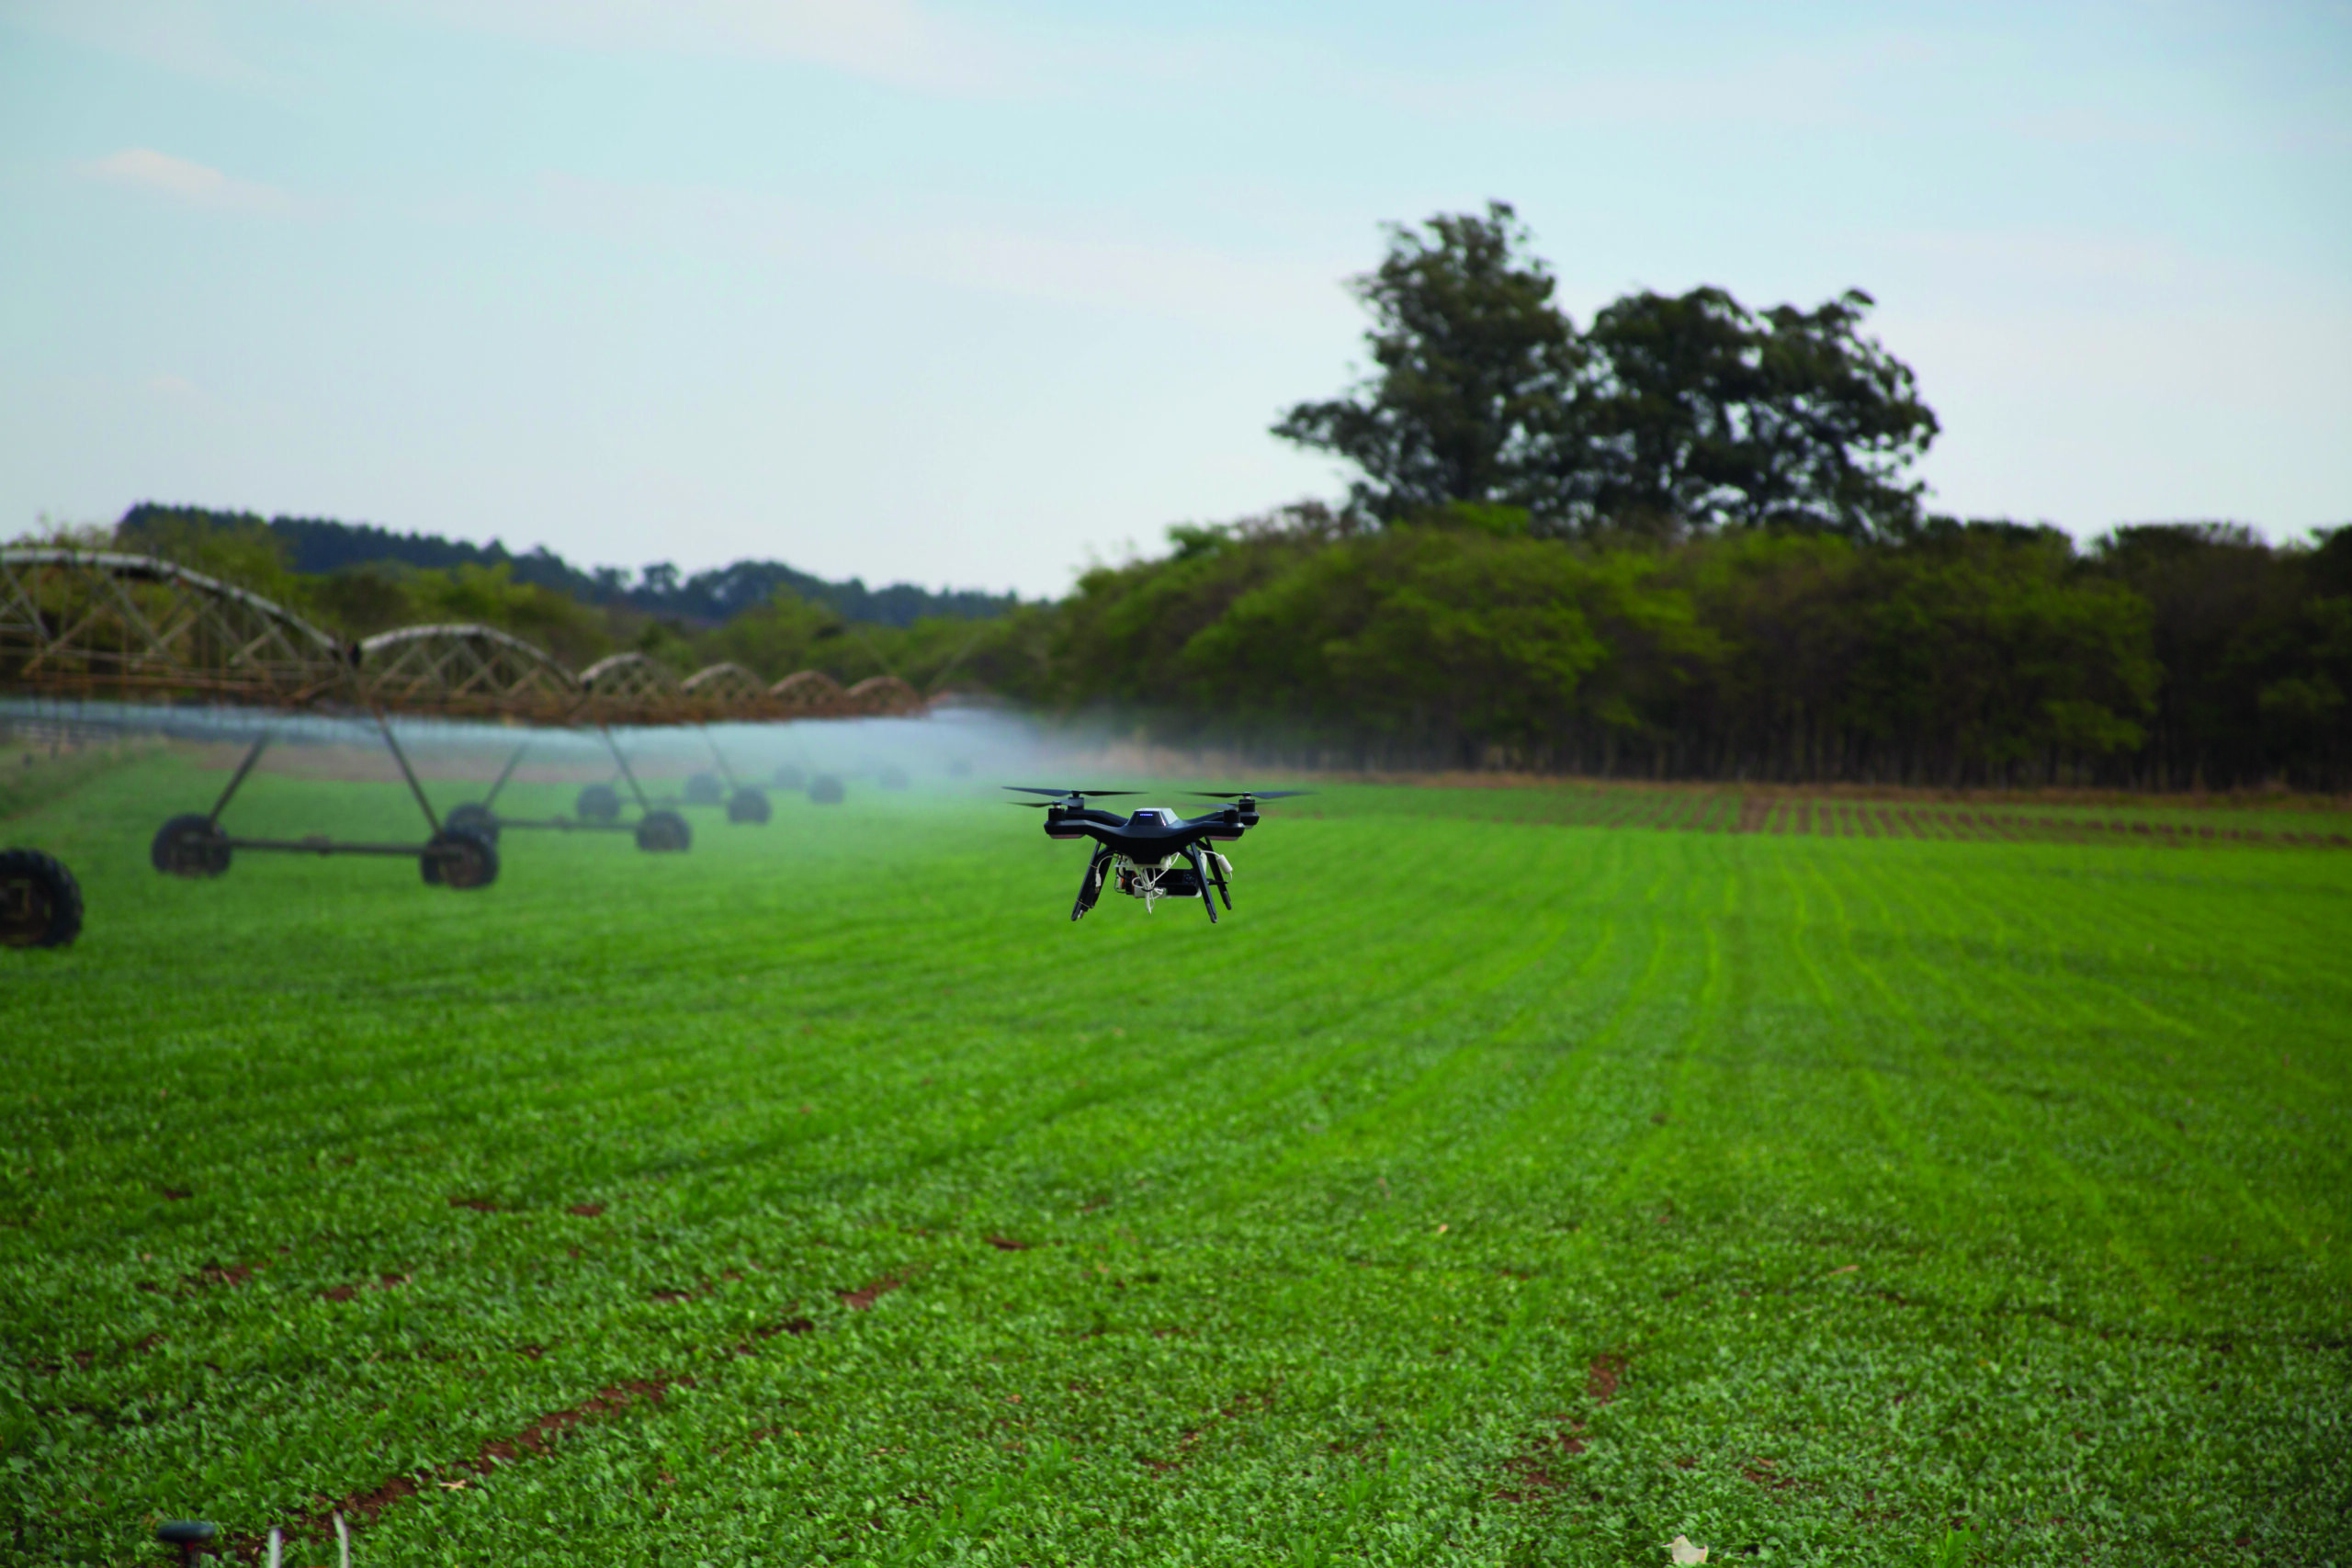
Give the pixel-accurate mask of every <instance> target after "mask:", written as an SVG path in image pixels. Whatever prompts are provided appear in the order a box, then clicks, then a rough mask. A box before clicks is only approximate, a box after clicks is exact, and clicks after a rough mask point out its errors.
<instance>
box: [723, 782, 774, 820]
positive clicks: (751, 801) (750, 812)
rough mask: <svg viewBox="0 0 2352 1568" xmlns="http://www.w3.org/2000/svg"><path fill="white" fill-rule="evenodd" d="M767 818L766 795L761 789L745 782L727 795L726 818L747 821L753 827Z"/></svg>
mask: <svg viewBox="0 0 2352 1568" xmlns="http://www.w3.org/2000/svg"><path fill="white" fill-rule="evenodd" d="M767 819H768V797H767V794H766V792H765V791H763V790H756V789H753V788H752V787H751V786H750V785H748V784H746V785H745V786H744V787H743V788H741V789H739V790H737V791H736V792H735V793H734V794H733V795H729V796H728V797H727V820H729V822H748V823H750V824H751V825H752V826H753V827H755V828H756V827H758V826H759V825H760V824H761V823H763V822H765V821H766V820H767Z"/></svg>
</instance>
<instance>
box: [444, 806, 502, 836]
mask: <svg viewBox="0 0 2352 1568" xmlns="http://www.w3.org/2000/svg"><path fill="white" fill-rule="evenodd" d="M441 825H442V826H443V827H444V828H450V829H457V830H458V831H460V832H467V833H471V834H472V835H473V836H474V837H476V838H478V839H486V840H489V841H490V842H492V843H493V844H495V843H497V842H498V813H496V812H495V811H492V809H491V808H490V807H487V806H484V805H482V804H481V802H480V801H478V800H469V801H468V802H466V803H465V804H464V805H463V806H453V807H450V808H449V814H448V815H447V817H444V818H441Z"/></svg>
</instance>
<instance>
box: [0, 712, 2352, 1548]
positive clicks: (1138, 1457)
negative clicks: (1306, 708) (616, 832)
mask: <svg viewBox="0 0 2352 1568" xmlns="http://www.w3.org/2000/svg"><path fill="white" fill-rule="evenodd" d="M216 784H217V775H215V774H212V773H198V772H195V771H192V770H188V769H187V768H185V767H184V766H183V765H181V764H179V763H176V762H175V761H172V760H171V759H169V758H164V757H149V758H146V759H142V760H140V761H134V762H132V763H130V764H129V765H127V766H125V767H123V768H121V769H119V770H118V771H116V772H113V773H107V774H106V775H104V776H102V777H100V778H97V779H96V780H95V781H93V782H90V783H88V784H85V785H84V786H83V787H82V788H80V789H79V790H77V791H76V792H74V793H73V794H71V795H67V796H66V797H64V798H63V799H62V800H58V801H54V802H52V803H51V804H50V805H49V806H47V807H43V808H42V809H41V810H40V811H39V812H37V813H36V814H34V815H32V816H30V817H28V818H20V819H18V820H17V821H14V822H11V823H7V824H6V825H5V826H0V838H5V839H6V840H7V841H9V842H12V843H13V842H23V843H36V844H40V845H41V846H43V847H46V848H48V849H50V850H51V851H52V852H57V853H59V854H61V855H62V856H64V857H65V858H66V859H67V860H68V861H69V863H72V864H73V865H74V869H75V871H76V872H77V873H78V874H79V875H80V876H81V879H82V881H83V884H84V886H85V889H86V892H87V897H88V906H89V928H88V932H87V934H86V935H85V938H84V939H83V941H82V942H81V943H80V944H79V945H78V946H76V947H75V948H74V949H73V950H71V951H70V952H69V953H64V954H28V953H0V960H5V962H6V971H5V973H0V987H4V988H0V1035H5V1039H6V1044H5V1046H0V1050H5V1053H6V1062H7V1066H8V1070H7V1072H6V1075H5V1082H0V1167H5V1174H0V1442H5V1448H0V1561H6V1562H52V1561H64V1562H89V1563H98V1562H108V1563H123V1562H138V1561H147V1562H161V1561H162V1558H161V1555H160V1552H159V1551H158V1549H156V1548H155V1547H153V1545H152V1544H151V1543H150V1542H149V1541H148V1534H149V1531H150V1529H152V1521H153V1519H154V1518H155V1517H176V1516H198V1517H210V1518H214V1519H217V1520H219V1521H220V1522H221V1523H222V1524H223V1525H224V1527H225V1528H227V1529H230V1530H231V1531H232V1533H233V1534H234V1535H235V1536H236V1537H237V1538H238V1540H240V1541H241V1542H242V1543H244V1544H245V1546H246V1547H247V1549H248V1550H250V1547H251V1543H252V1542H254V1540H257V1539H258V1537H259V1535H260V1534H261V1533H262V1532H263V1531H266V1529H267V1528H268V1527H269V1526H270V1525H272V1524H280V1525H285V1526H287V1527H288V1528H289V1529H290V1530H291V1531H293V1532H294V1533H295V1535H296V1537H297V1539H298V1540H300V1541H303V1542H306V1544H300V1545H297V1546H296V1547H294V1548H293V1549H292V1555H291V1556H290V1557H289V1558H288V1562H289V1563H294V1564H299V1563H305V1562H326V1561H331V1556H330V1553H331V1551H332V1544H331V1541H329V1542H328V1543H327V1544H324V1545H322V1544H319V1541H320V1540H321V1539H322V1532H323V1531H324V1529H325V1528H326V1527H325V1523H324V1521H325V1519H326V1517H327V1508H328V1507H329V1506H341V1507H343V1508H344V1509H345V1511H346V1512H348V1513H350V1514H352V1515H353V1516H354V1517H356V1519H357V1520H358V1521H359V1522H360V1528H359V1529H358V1531H357V1541H356V1553H355V1560H356V1562H358V1563H360V1564H361V1565H362V1568H387V1565H390V1564H404V1563H426V1562H468V1563H474V1562H497V1563H500V1564H502V1565H509V1564H527V1563H537V1562H548V1563H558V1562H560V1563H578V1562H630V1563H639V1562H642V1563H677V1564H702V1563H713V1564H716V1563H732V1562H776V1563H787V1564H789V1563H796V1562H844V1561H859V1562H976V1563H977V1562H990V1563H1005V1564H1012V1563H1035V1564H1043V1563H1048V1562H1071V1563H1122V1562H1155V1563H1157V1562H1199V1563H1235V1562H1251V1563H1258V1562H1278V1563H1298V1564H1308V1563H1375V1562H1377V1563H1406V1562H1428V1563H1444V1564H1453V1563H1488V1562H1492V1563H1529V1564H1533V1563H1544V1564H1555V1563H1663V1562H1666V1561H1667V1553H1666V1547H1665V1543H1666V1542H1668V1540H1671V1539H1673V1538H1674V1537H1675V1536H1677V1535H1684V1536H1687V1537H1688V1538H1689V1539H1690V1540H1691V1541H1693V1542H1696V1543H1698V1544H1701V1545H1704V1546H1707V1547H1709V1548H1710V1549H1711V1551H1712V1553H1713V1555H1712V1556H1711V1558H1710V1561H1712V1562H1725V1561H1743V1560H1747V1558H1749V1557H1753V1558H1755V1559H1758V1560H1762V1561H1770V1562H1865V1561H1866V1562H1873V1563H1895V1564H1913V1563H1916V1564H1928V1563H1946V1562H1952V1563H1956V1562H2018V1563H2027V1562H2033V1563H2040V1562H2116V1563H2123V1562H2130V1563H2145V1562H2300V1563H2312V1562H2331V1561H2335V1562H2343V1561H2352V1547H2347V1546H2346V1544H2345V1541H2346V1525H2347V1517H2348V1516H2347V1510H2352V1460H2348V1459H2347V1456H2352V1428H2348V1427H2347V1420H2348V1419H2352V1352H2347V1337H2346V1336H2347V1320H2352V1294H2348V1293H2347V1288H2346V1287H2347V1283H2352V1280H2347V1269H2346V1259H2345V1248H2344V1235H2343V1233H2344V1227H2345V1224H2346V1209H2347V1197H2352V1182H2348V1181H2347V1177H2352V1169H2347V1165H2352V1144H2347V1138H2346V1131H2347V1122H2346V1112H2347V1106H2348V1105H2352V1095H2347V1068H2352V964H2346V962H2345V957H2344V955H2345V953H2346V952H2347V951H2352V854H2346V853H2343V852H2337V851H2326V850H2304V851H2297V850H2282V849H2278V848H2261V849H2255V848H2241V847H2234V846H2229V845H2222V846H2219V847H2210V848H2207V847H2200V848H2196V849H2180V848H2165V847H2155V846H2150V847H2142V846H2138V845H2132V844H2128V843H2125V844H2112V845H2110V844H2106V843H2098V844H2069V843H2014V842H1971V841H1965V840H1957V839H1946V838H1934V839H1891V838H1878V839H1861V838H1848V837H1835V838H1823V837H1810V836H1807V837H1795V836H1791V837H1781V836H1774V835H1772V834H1770V833H1749V834H1732V833H1728V832H1719V833H1705V832H1646V831H1624V830H1618V829H1606V828H1590V827H1581V826H1574V825H1551V826H1532V825H1531V823H1532V822H1536V821H1541V820H1543V818H1544V812H1543V802H1542V800H1541V799H1539V798H1537V797H1539V796H1541V795H1543V793H1544V792H1541V791H1528V792H1516V794H1523V795H1525V796H1526V798H1525V799H1517V798H1516V797H1515V792H1491V791H1454V792H1430V791H1421V792H1413V791H1403V790H1383V789H1378V788H1372V787H1365V788H1361V789H1346V788H1342V789H1338V790H1334V791H1332V792H1329V793H1327V794H1326V795H1323V796H1322V797H1320V798H1319V799H1317V800H1316V801H1312V802H1300V803H1298V806H1299V807H1311V808H1312V809H1313V811H1314V812H1315V813H1316V815H1313V816H1307V815H1304V814H1303V813H1302V812H1301V811H1297V810H1294V811H1293V812H1291V813H1289V814H1287V815H1283V814H1278V813H1276V812H1272V811H1270V813H1269V817H1270V821H1269V823H1268V825H1267V827H1266V828H1265V829H1261V831H1259V832H1257V833H1254V834H1253V835H1252V836H1251V837H1250V840H1248V841H1247V842H1246V843H1244V844H1242V845H1241V846H1239V849H1238V852H1237V853H1236V854H1235V857H1234V858H1235V860H1236V862H1237V863H1238V867H1239V875H1238V880H1237V884H1236V894H1237V897H1238V900H1239V903H1240V908H1239V909H1238V913H1237V914H1236V915H1235V916H1234V917H1232V918H1230V919H1228V921H1227V923H1226V924H1224V925H1222V926H1219V927H1217V928H1216V929H1214V930H1213V929H1211V928H1210V927H1209V925H1208V924H1207V922H1206V920H1205V919H1203V918H1202V917H1201V915H1200V913H1199V911H1198V910H1196V909H1193V908H1188V907H1185V906H1182V905H1176V906H1172V907H1171V906H1169V905H1162V906H1161V908H1160V909H1159V912H1158V913H1157V914H1155V915H1153V916H1150V917H1148V918H1147V917H1146V916H1145V915H1144V914H1143V912H1142V911H1141V909H1140V908H1139V907H1137V906H1134V905H1131V904H1129V903H1127V902H1126V901H1125V900H1119V899H1106V900H1105V902H1104V905H1103V908H1101V909H1099V910H1098V911H1097V912H1096V913H1095V914H1094V915H1093V916H1092V917H1091V918H1090V919H1088V921H1087V922H1086V923H1085V924H1084V925H1082V926H1080V927H1077V928H1075V929H1073V928H1072V927H1071V926H1069V924H1068V922H1067V920H1066V919H1065V916H1066V913H1067V909H1068V906H1069V897H1070V895H1071V892H1072V891H1073V889H1074V887H1075V886H1076V882H1077V877H1078V869H1079V861H1078V858H1077V852H1076V851H1075V850H1073V849H1072V848H1071V847H1070V846H1067V845H1052V844H1048V843H1046V841H1045V840H1043V838H1042V836H1041V835H1039V834H1038V833H1037V830H1036V827H1035V819H1034V818H1031V817H1023V818H1016V817H1015V814H1014V813H1012V812H1010V811H1006V810H1004V809H1003V808H1002V807H999V806H995V805H978V804H972V803H970V802H969V801H968V800H960V799H947V798H938V799H930V800H926V799H924V798H922V797H921V796H919V795H918V796H908V795H902V796H875V795H864V796H854V797H853V799H852V801H851V802H850V804H849V805H848V806H846V807H838V808H829V809H820V808H816V807H808V806H807V805H806V804H805V803H802V802H799V801H797V800H794V799H789V798H780V799H779V801H778V807H779V811H778V816H777V819H776V821H775V823H774V824H773V825H772V826H770V827H768V828H766V829H729V828H728V827H727V826H726V825H725V824H724V823H723V821H721V820H720V819H719V818H718V814H716V813H712V812H703V813H699V814H697V815H696V818H695V822H696V834H697V840H698V841H697V844H696V846H695V850H694V852H692V853H691V854H688V855H686V856H684V857H670V858H657V857H650V856H644V855H639V854H638V853H636V852H634V851H633V850H631V849H630V848H629V847H628V843H627V841H626V840H619V839H605V838H590V837H585V836H583V837H581V838H576V839H575V838H567V837H564V836H560V835H556V834H537V835H529V836H526V835H523V834H519V833H518V834H513V835H510V836H509V837H508V840H507V842H506V844H505V846H504V851H505V860H506V869H505V871H504V874H503V876H502V878H501V880H500V881H499V883H498V884H497V886H494V887H492V888H491V889H488V890H487V891H485V892H482V893H480V894H469V895H458V894H450V893H447V892H443V891H438V890H432V889H427V888H424V887H423V886H419V885H418V875H417V873H416V870H415V868H414V867H413V865H410V864H407V863H400V862H378V861H357V862H339V861H325V862H321V861H316V860H305V859H300V858H295V857H275V858H265V857H259V856H255V857H251V858H250V859H246V860H241V861H240V862H239V863H237V864H236V865H235V867H234V868H233V869H232V871H231V873H230V874H229V875H228V876H227V877H226V878H224V879H223V880H221V881H220V882H218V883H214V884H193V883H182V882H176V881H170V880H166V879H164V878H162V877H159V876H157V875H155V874H153V872H152V871H150V870H149V869H148V868H147V865H146V863H145V842H146V837H147V835H148V834H149V833H150V832H151V831H152V830H153V826H154V825H155V824H156V823H157V822H158V821H160V820H161V818H163V816H164V815H166V814H167V813H169V812H170V811H174V810H178V809H186V808H191V807H200V806H201V804H202V803H203V802H204V801H206V800H208V799H209V795H211V793H212V791H213V789H214V787H215V786H216ZM541 793H542V794H544V795H545V797H546V798H545V799H544V800H543V801H541V802H539V803H538V804H541V805H544V806H546V807H549V808H554V807H559V806H560V804H561V800H560V796H564V795H568V793H569V792H568V791H558V790H555V789H552V788H549V789H548V790H545V791H543V792H541ZM974 793H975V794H977V793H978V792H977V791H975V792H974ZM452 797H453V798H454V794H453V795H452ZM1449 802H1452V803H1455V804H1453V805H1452V806H1451V807H1450V808H1449ZM515 804H516V808H517V809H526V808H528V807H530V806H531V805H532V804H533V801H532V797H531V795H530V794H529V792H527V791H526V795H525V797H524V798H523V799H522V800H519V801H517V802H516V803H515ZM1498 806H1499V807H1508V808H1509V809H1508V810H1498ZM1513 814H1516V815H1517V816H1519V817H1521V818H1524V819H1522V820H1506V821H1496V820H1491V819H1487V818H1494V817H1496V816H1498V815H1513ZM234 816H235V818H237V819H238V820H241V821H243V823H244V824H246V825H248V826H249V827H250V828H252V829H254V830H259V829H262V828H263V827H264V826H265V825H266V827H267V828H268V829H270V830H273V831H276V830H280V829H283V830H286V831H288V832H300V831H306V830H314V829H315V830H324V829H342V830H345V831H351V832H355V833H359V834H365V835H377V834H386V833H392V834H405V833H408V832H410V831H411V830H412V828H411V822H412V819H413V810H412V809H411V808H410V807H407V805H406V803H405V801H404V799H403V797H402V795H401V791H400V789H399V787H398V786H396V785H393V786H385V785H377V784H341V785H337V784H318V783H302V782H297V781H291V780H287V779H279V778H271V777H267V776H264V777H262V778H260V779H258V780H257V781H256V782H255V784H254V785H252V786H249V793H248V795H246V796H244V797H243V798H241V800H240V802H239V804H238V806H237V807H236V808H235V812H234ZM1728 819H1729V818H1728V814H1726V815H1725V817H1724V820H1726V821H1727V820H1728ZM402 1478H405V1479H402ZM305 1532H307V1533H305Z"/></svg>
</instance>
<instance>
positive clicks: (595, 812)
mask: <svg viewBox="0 0 2352 1568" xmlns="http://www.w3.org/2000/svg"><path fill="white" fill-rule="evenodd" d="M571 808H572V809H573V810H574V811H577V812H578V813H580V815H581V817H582V818H583V819H584V820H587V821H590V822H610V821H611V820H613V818H616V817H618V816H619V815H620V814H621V797H620V793H619V792H618V791H617V790H616V789H614V788H613V786H612V785H610V784H590V785H589V786H588V787H587V788H586V789H583V790H582V791H581V792H580V798H579V799H578V800H577V801H575V802H573V803H572V807H571Z"/></svg>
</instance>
